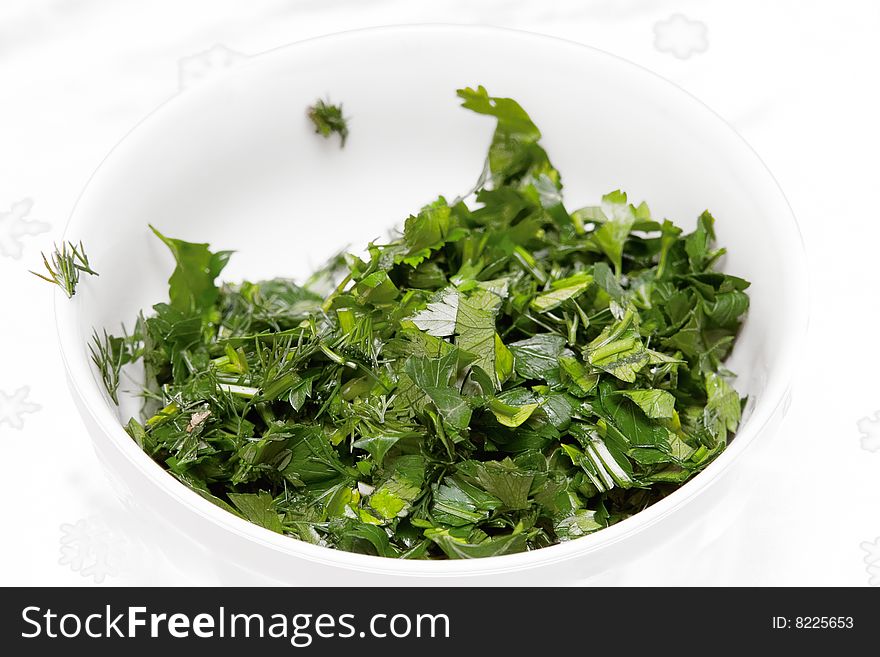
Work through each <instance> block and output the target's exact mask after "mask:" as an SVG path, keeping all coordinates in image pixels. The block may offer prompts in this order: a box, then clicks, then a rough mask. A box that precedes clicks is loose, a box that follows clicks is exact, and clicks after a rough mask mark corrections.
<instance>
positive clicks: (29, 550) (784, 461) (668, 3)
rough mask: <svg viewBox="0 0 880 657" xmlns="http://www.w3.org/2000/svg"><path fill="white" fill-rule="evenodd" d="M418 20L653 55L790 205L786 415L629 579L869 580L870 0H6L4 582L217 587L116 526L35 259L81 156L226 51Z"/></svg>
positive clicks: (873, 325) (1, 12)
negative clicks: (792, 241) (755, 159)
mask: <svg viewBox="0 0 880 657" xmlns="http://www.w3.org/2000/svg"><path fill="white" fill-rule="evenodd" d="M676 14H681V15H683V17H678V18H675V17H674V15H676ZM420 22H447V23H484V24H494V25H500V26H509V27H515V28H520V29H525V30H529V31H535V32H542V33H547V34H551V35H556V36H561V37H565V38H568V39H572V40H575V41H580V42H583V43H586V44H589V45H592V46H595V47H598V48H601V49H604V50H607V51H610V52H612V53H615V54H618V55H620V56H622V57H624V58H627V59H629V60H631V61H634V62H636V63H638V64H641V65H642V66H645V67H647V68H649V69H652V70H654V71H656V72H657V73H659V74H661V75H663V76H665V77H666V78H668V79H670V80H672V81H674V82H676V83H677V84H679V85H681V86H682V87H684V88H685V89H687V90H688V91H690V92H691V93H693V94H694V95H695V96H697V97H698V98H700V99H702V100H703V101H704V102H706V103H707V104H708V105H709V106H710V107H712V108H713V109H715V110H716V111H717V112H718V113H719V114H721V115H722V116H723V117H725V118H726V119H727V120H728V121H730V122H731V123H732V124H733V125H734V126H735V127H736V128H737V129H738V130H739V131H740V133H741V134H742V135H743V136H744V137H745V138H746V140H747V141H749V142H750V143H751V145H752V146H753V147H754V148H755V149H756V150H757V152H758V153H759V154H760V155H761V157H762V158H763V159H764V161H765V162H766V163H767V165H768V166H769V168H770V169H771V171H773V173H774V174H775V176H776V177H777V179H778V181H779V183H780V185H781V186H782V188H783V190H784V191H785V193H786V194H787V196H788V198H789V200H790V202H791V204H792V206H793V208H794V211H795V214H796V215H797V217H798V219H799V222H800V225H801V229H802V231H803V233H804V238H805V241H806V246H807V251H808V257H809V261H810V266H811V272H812V279H811V292H812V294H811V296H812V311H811V326H810V335H809V338H808V345H807V348H806V349H805V351H804V354H803V356H804V358H803V364H802V367H801V370H800V372H799V376H798V380H797V384H796V388H795V396H794V402H793V405H792V408H791V411H790V414H789V416H788V418H787V420H786V422H785V424H784V426H783V428H782V430H781V431H780V432H779V433H778V434H777V435H776V436H775V437H774V439H773V444H772V445H771V446H770V448H769V450H768V452H767V457H766V460H765V461H764V463H763V465H762V467H761V475H762V476H761V477H760V478H759V479H758V480H757V481H756V482H755V484H754V486H753V487H752V488H751V489H750V490H744V491H743V495H744V496H747V497H748V502H747V505H748V507H747V509H748V510H747V513H746V514H745V515H744V516H743V518H742V520H741V522H740V523H739V524H738V525H737V526H736V527H734V528H733V529H732V530H731V531H729V532H728V533H727V534H725V535H724V536H722V537H720V538H719V540H717V541H716V542H715V543H714V544H713V545H712V546H711V547H710V549H706V550H703V551H701V552H699V553H698V554H696V555H682V556H680V557H679V558H678V562H676V559H675V558H670V557H669V555H664V556H663V558H662V559H660V558H659V557H658V558H656V559H655V560H654V561H652V558H651V557H650V556H649V557H647V558H646V559H645V560H643V562H640V563H639V564H634V566H633V569H632V572H631V573H629V575H628V577H627V581H631V582H632V583H640V584H662V585H676V584H721V585H741V584H756V585H785V584H787V585H806V584H818V585H833V584H838V585H853V586H862V585H869V584H873V585H880V485H878V483H880V477H878V475H880V421H877V422H876V423H873V422H871V421H862V422H861V423H859V420H860V419H861V418H863V417H866V416H870V415H873V414H874V413H875V412H876V411H878V409H880V387H878V385H877V381H876V379H877V374H876V373H877V371H878V365H880V353H878V351H877V350H876V349H875V348H874V346H873V345H874V344H875V342H876V339H877V338H876V336H877V330H876V329H877V326H878V319H880V303H878V295H877V290H878V287H880V286H878V283H880V269H878V267H877V257H876V255H875V253H876V251H875V249H876V248H877V243H878V238H880V221H878V218H877V217H876V210H875V208H874V201H875V198H874V195H875V194H876V192H877V180H878V179H880V176H878V174H880V166H878V160H877V153H880V128H878V125H880V123H878V118H877V117H878V116H880V86H878V84H877V63H878V62H880V40H878V39H877V34H878V33H880V3H877V2H875V1H874V0H861V1H857V0H835V1H834V2H832V1H831V0H826V1H824V2H822V1H818V0H765V1H759V0H740V1H738V2H732V1H728V2H718V1H711V2H709V1H702V2H698V1H695V0H592V1H589V0H556V1H538V0H531V1H530V0H491V1H489V0H484V1H473V0H430V1H422V2H418V1H412V0H409V1H405V0H375V1H367V0H251V1H249V2H240V1H238V2H236V1H234V0H189V1H180V0H152V1H151V2H137V1H135V0H115V1H111V0H4V1H3V2H2V3H0V118H2V120H0V280H2V283H0V345H2V346H0V354H2V358H0V455H2V456H0V459H2V464H3V465H2V467H0V471H2V475H0V490H2V507H0V508H2V527H3V529H2V532H0V535H2V539H0V556H2V560H3V563H2V566H0V584H4V585H13V584H18V585H49V584H62V585H86V584H95V583H99V584H102V585H112V584H121V585H126V584H157V583H168V584H172V583H174V584H210V583H213V582H215V581H216V580H215V579H214V577H213V576H212V574H210V573H204V572H198V571H197V570H193V569H189V568H185V567H182V566H181V565H180V564H179V563H177V562H176V561H174V560H172V559H169V558H167V557H166V556H164V555H161V554H159V553H158V552H157V550H155V549H154V547H155V546H154V545H152V543H151V539H150V538H149V537H142V536H138V535H137V528H136V527H131V526H130V524H128V520H127V518H126V517H125V515H124V514H123V513H122V511H121V507H120V506H119V505H118V504H117V502H116V501H115V499H114V496H113V494H112V492H111V491H110V488H109V485H108V484H107V482H106V480H105V479H104V476H103V474H102V472H101V469H100V467H99V466H98V463H97V460H96V458H95V456H94V453H93V452H92V449H91V446H90V439H89V436H88V435H87V433H86V431H85V429H84V428H83V426H82V424H81V422H80V420H79V417H78V415H77V413H76V410H75V409H74V406H73V403H72V401H71V399H70V396H69V394H68V391H67V388H66V384H65V380H64V376H63V373H62V367H61V363H60V358H59V356H58V349H57V346H56V338H55V330H54V323H53V314H52V305H51V300H52V295H53V294H54V291H53V290H52V289H51V288H50V286H49V285H47V284H45V283H42V282H40V281H38V280H37V279H36V278H34V277H33V276H31V275H30V274H28V273H27V270H28V269H34V268H37V267H38V265H39V252H40V250H48V249H50V248H51V244H52V241H53V239H56V240H57V239H59V238H60V236H61V233H62V231H63V227H64V224H65V222H66V218H67V216H68V215H69V213H70V211H71V208H72V207H73V204H74V202H75V201H76V198H77V196H78V195H79V193H80V191H81V190H82V189H83V187H84V186H85V183H86V181H87V180H88V177H89V175H90V174H91V172H92V171H93V170H94V169H95V167H96V166H97V165H98V164H99V163H100V162H101V160H102V158H103V157H104V155H106V153H107V152H108V151H109V150H110V149H111V148H112V147H113V145H114V144H116V143H117V142H118V141H119V140H120V139H121V138H122V137H123V136H124V135H125V134H126V132H127V131H128V130H130V129H131V128H132V127H133V126H134V125H135V124H136V122H137V121H138V120H139V119H141V118H142V117H144V116H145V115H146V114H148V113H149V112H150V111H151V110H152V109H154V108H155V107H156V106H158V105H159V104H161V103H162V102H163V101H165V100H166V99H168V98H170V97H171V96H173V95H174V94H177V93H186V87H188V86H191V85H194V84H198V83H199V81H200V80H201V79H203V78H204V77H205V76H207V75H222V71H223V66H224V65H226V64H233V65H234V63H235V61H237V60H238V59H239V58H241V57H244V56H247V55H252V54H256V53H259V52H261V51H264V50H267V49H270V48H273V47H277V46H280V45H283V44H286V43H290V42H293V41H297V40H300V39H303V38H307V37H311V36H317V35H320V34H325V33H330V32H337V31H341V30H347V29H353V28H358V27H366V26H371V25H385V24H401V23H420ZM215 46H219V47H215ZM352 65H356V63H354V62H353V64H352ZM28 199H29V200H30V201H32V205H30V204H29V203H27V202H25V203H20V202H21V201H26V200H28ZM32 220H33V221H38V222H42V223H40V224H30V225H27V224H24V223H22V222H23V221H24V222H27V221H32ZM22 228H24V229H27V232H33V233H36V234H22ZM35 405H37V406H38V407H39V410H38V409H37V407H36V406H35ZM19 425H20V426H19ZM862 432H863V433H864V434H865V435H866V436H867V437H866V438H865V439H864V440H860V438H863V437H864V436H863V435H862ZM869 448H870V449H869ZM871 449H873V450H874V451H871ZM874 541H876V544H874Z"/></svg>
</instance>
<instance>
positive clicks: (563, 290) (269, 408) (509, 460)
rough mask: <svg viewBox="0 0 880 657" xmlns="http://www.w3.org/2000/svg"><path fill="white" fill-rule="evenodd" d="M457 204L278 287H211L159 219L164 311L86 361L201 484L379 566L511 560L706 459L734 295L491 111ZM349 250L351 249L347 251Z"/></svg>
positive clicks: (691, 241)
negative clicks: (171, 260) (570, 184)
mask: <svg viewBox="0 0 880 657" xmlns="http://www.w3.org/2000/svg"><path fill="white" fill-rule="evenodd" d="M458 95H459V96H460V97H461V98H462V99H463V101H464V102H463V105H464V107H466V108H467V109H470V110H472V111H474V112H476V113H479V114H486V115H489V116H492V117H495V119H497V127H496V129H495V133H494V136H493V138H492V142H491V147H490V149H489V155H488V163H487V166H486V168H485V171H484V174H483V176H482V177H481V180H480V183H479V184H478V186H477V189H476V191H475V192H473V193H472V194H470V195H469V196H468V197H467V198H466V199H461V200H455V201H452V202H450V201H447V200H446V199H444V198H438V199H437V200H436V201H434V202H433V203H431V204H430V205H427V206H425V207H424V208H422V210H421V211H419V213H418V214H416V215H413V216H411V217H409V218H408V219H406V221H405V224H404V226H403V230H402V233H400V234H398V235H397V236H396V238H395V239H392V240H390V241H388V242H387V243H382V244H370V245H369V247H368V248H367V250H366V252H365V255H364V256H363V257H357V256H354V255H344V256H339V257H337V258H335V259H333V261H332V262H330V263H329V264H328V265H327V266H326V267H325V268H324V269H322V270H321V271H319V272H317V273H316V274H315V275H314V276H313V277H312V278H311V279H310V280H309V281H307V282H306V283H305V284H303V285H298V284H296V283H294V282H292V281H290V280H284V279H276V280H269V281H264V282H259V283H247V282H246V283H241V284H225V285H222V286H221V287H218V286H217V285H215V279H216V278H217V276H218V275H219V274H220V272H221V270H222V269H223V267H224V265H225V264H226V262H227V260H228V259H229V257H230V252H228V251H223V252H219V253H212V252H211V251H210V250H209V248H208V245H207V244H192V243H187V242H183V241H180V240H175V239H169V238H166V237H164V236H162V235H161V234H159V233H158V231H157V233H156V234H157V235H158V236H159V237H160V238H161V239H162V240H163V241H164V242H165V244H166V245H167V246H168V248H169V249H170V250H171V251H172V253H173V254H174V257H175V259H176V262H177V266H176V268H175V270H174V273H173V274H172V276H171V279H170V281H169V283H170V290H169V296H170V299H169V301H168V302H167V303H160V304H157V305H156V306H154V307H153V314H152V315H150V316H148V317H144V316H141V317H140V319H139V320H138V322H137V326H136V329H135V330H134V331H133V332H132V334H131V335H126V336H124V337H120V338H115V337H112V336H106V335H105V336H103V337H98V336H97V335H96V348H95V349H93V352H94V354H95V360H96V362H97V363H98V365H99V367H100V368H101V372H102V375H103V376H104V379H105V381H108V385H109V387H110V388H111V390H112V392H113V394H114V395H115V394H116V391H115V386H116V385H118V381H119V371H120V368H121V367H122V366H123V365H125V364H126V363H129V362H132V361H135V360H138V359H142V360H143V364H144V367H145V370H146V382H147V383H146V386H145V389H144V390H143V391H142V392H143V396H144V399H145V406H144V415H143V418H142V421H141V422H139V421H137V420H131V422H130V423H129V424H128V431H129V433H130V434H131V436H132V437H133V438H134V440H136V441H137V443H138V444H139V445H140V446H141V447H142V448H143V449H144V450H145V451H146V452H147V453H148V454H149V455H150V456H151V457H152V458H153V459H155V461H156V462H157V463H159V464H161V465H162V466H163V467H165V468H167V469H168V471H169V472H170V473H171V474H173V475H174V476H175V477H177V478H178V479H179V480H180V481H182V482H183V483H185V484H186V485H188V486H189V487H190V488H192V489H193V490H195V491H196V492H197V493H199V494H200V495H202V496H203V497H205V498H207V499H209V500H211V501H212V502H214V503H215V504H217V505H219V506H221V507H223V508H225V509H227V510H228V511H230V512H232V513H235V514H237V515H239V516H242V517H243V518H246V519H248V520H250V521H251V522H254V523H257V524H259V525H262V526H263V527H266V528H267V529H270V530H272V531H275V532H279V533H283V534H287V535H289V536H292V537H296V538H298V539H300V540H303V541H308V542H310V543H315V544H319V545H325V546H329V547H334V548H338V549H342V550H349V551H354V552H362V553H368V554H375V555H380V556H383V557H401V558H430V559H439V558H470V557H485V556H491V555H502V554H509V553H514V552H521V551H524V550H531V549H536V548H541V547H544V546H548V545H552V544H554V543H558V542H561V541H568V540H571V539H574V538H577V537H579V536H584V535H585V534H589V533H591V532H595V531H598V530H600V529H602V528H604V527H607V526H609V525H612V524H614V523H617V522H619V521H621V520H622V519H624V518H627V517H629V516H631V515H633V514H635V513H638V512H639V511H641V510H642V509H644V508H645V507H647V506H649V505H650V504H652V503H654V502H656V501H657V500H659V499H661V498H663V497H664V496H665V495H667V494H669V493H670V492H671V491H673V490H675V489H676V488H677V487H679V486H680V485H682V484H683V483H684V482H686V481H687V480H688V479H689V478H690V477H692V476H694V474H696V473H697V472H699V471H700V470H701V469H702V468H704V467H705V466H706V465H707V464H708V463H709V462H711V461H712V459H713V458H715V457H716V456H717V455H718V454H719V453H720V452H721V451H722V450H723V449H724V447H725V445H726V443H727V441H728V439H729V437H730V435H731V432H733V431H735V430H736V428H737V425H738V423H739V420H740V412H741V408H742V404H743V401H742V400H741V399H740V397H739V396H738V395H737V393H736V391H735V390H734V389H733V388H732V387H731V386H730V384H729V383H728V382H727V380H726V377H728V376H729V375H730V373H729V372H727V371H726V370H725V369H724V367H723V365H722V361H723V360H724V358H725V357H726V356H727V354H728V353H729V351H730V349H731V347H732V345H733V342H734V339H735V336H736V334H737V330H738V329H739V326H740V323H741V320H742V318H743V315H744V313H745V312H746V310H747V308H748V305H749V300H748V297H747V296H746V294H745V292H744V290H745V289H746V288H747V287H748V283H747V282H746V281H744V280H743V279H741V278H737V277H735V276H729V275H727V274H723V273H720V272H718V271H715V265H716V263H717V261H718V259H719V257H720V256H721V255H722V254H723V253H724V250H723V249H717V248H715V247H714V246H713V240H714V233H713V219H712V216H711V215H710V214H709V213H708V212H705V213H703V214H702V215H701V216H700V217H699V220H698V224H697V228H696V230H695V231H694V232H692V233H690V234H687V235H685V234H682V231H681V230H680V229H679V228H677V227H676V226H675V225H673V223H671V222H670V221H667V220H663V221H660V220H656V219H654V218H652V216H651V213H650V212H649V210H648V207H647V206H646V205H645V204H644V203H642V204H641V205H638V206H635V205H632V204H630V203H629V202H628V200H627V197H626V195H625V194H623V193H621V192H612V193H610V194H608V195H606V196H604V197H603V198H602V203H601V205H600V206H597V207H586V208H581V209H579V210H576V211H569V209H567V208H566V207H565V206H564V205H563V198H562V183H561V179H560V175H559V173H558V172H557V171H556V169H554V168H553V166H552V164H551V163H550V160H549V159H548V156H547V153H546V152H545V151H544V149H543V148H542V147H541V146H540V144H539V139H540V136H541V133H540V132H539V130H538V128H537V127H536V126H535V124H534V123H532V121H531V120H530V118H529V116H528V115H527V114H526V112H525V111H524V110H523V109H522V108H521V107H520V106H519V105H518V104H517V103H516V102H514V101H513V100H511V99H508V98H493V97H490V96H489V95H488V94H487V92H486V90H485V89H483V88H482V87H479V88H477V89H476V90H473V89H462V90H460V91H459V92H458ZM367 254H368V255H367Z"/></svg>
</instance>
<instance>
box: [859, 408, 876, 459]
mask: <svg viewBox="0 0 880 657" xmlns="http://www.w3.org/2000/svg"><path fill="white" fill-rule="evenodd" d="M858 427H859V433H861V434H862V438H861V442H862V449H866V450H868V451H869V452H880V411H877V412H876V413H874V415H873V417H863V418H862V419H861V420H859V421H858Z"/></svg>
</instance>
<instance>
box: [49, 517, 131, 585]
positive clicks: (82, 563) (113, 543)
mask: <svg viewBox="0 0 880 657" xmlns="http://www.w3.org/2000/svg"><path fill="white" fill-rule="evenodd" d="M60 543H61V547H60V551H61V557H60V558H59V559H58V563H59V564H61V565H62V566H68V567H69V568H70V569H71V570H72V571H73V572H76V573H79V574H80V575H82V576H83V577H87V578H91V579H92V581H93V582H95V584H101V583H102V582H103V581H104V580H105V579H106V578H107V577H115V576H116V575H119V573H120V571H121V569H122V566H123V562H124V561H125V558H126V545H127V541H126V539H125V538H123V537H122V536H120V535H118V534H117V533H116V532H114V531H112V530H111V529H110V528H109V527H107V525H106V524H105V523H104V522H103V521H102V520H101V519H100V518H97V517H91V518H83V519H81V520H78V521H77V522H76V523H74V524H72V525H71V524H69V523H65V524H63V525H61V539H60Z"/></svg>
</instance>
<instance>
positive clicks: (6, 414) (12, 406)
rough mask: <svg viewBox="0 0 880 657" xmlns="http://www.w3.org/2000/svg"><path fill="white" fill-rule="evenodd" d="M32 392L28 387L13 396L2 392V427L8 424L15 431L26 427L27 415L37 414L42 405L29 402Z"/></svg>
mask: <svg viewBox="0 0 880 657" xmlns="http://www.w3.org/2000/svg"><path fill="white" fill-rule="evenodd" d="M30 392H31V390H30V388H29V387H28V386H22V387H21V388H19V389H18V390H16V391H15V392H13V393H12V394H7V393H5V392H3V391H2V390H0V425H3V424H8V425H9V426H10V427H12V428H13V429H21V428H22V427H24V418H23V417H22V416H24V415H26V414H27V413H36V412H37V411H39V410H40V405H39V404H35V403H34V402H32V401H28V395H29V394H30Z"/></svg>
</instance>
